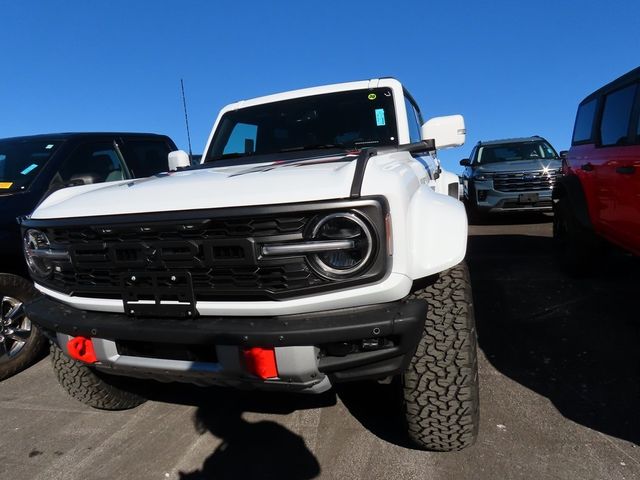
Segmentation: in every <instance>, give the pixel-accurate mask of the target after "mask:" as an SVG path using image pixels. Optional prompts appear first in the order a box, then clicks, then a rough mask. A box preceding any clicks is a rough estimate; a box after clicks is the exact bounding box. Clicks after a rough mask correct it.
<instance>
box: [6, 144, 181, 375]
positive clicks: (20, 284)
mask: <svg viewBox="0 0 640 480" xmlns="http://www.w3.org/2000/svg"><path fill="white" fill-rule="evenodd" d="M174 150H176V146H175V144H174V143H173V141H172V140H171V139H170V138H169V137H166V136H162V135H154V134H135V133H64V134H53V135H35V136H28V137H14V138H5V139H0V265H1V267H0V272H1V273H0V380H2V379H4V378H6V377H8V376H11V375H13V374H14V373H17V372H18V371H20V370H22V369H23V368H25V367H26V366H28V365H29V364H30V363H31V362H32V361H33V360H34V359H35V357H36V356H37V355H38V353H39V352H40V350H41V347H42V344H43V337H42V334H41V333H40V332H39V330H38V329H37V328H36V327H35V325H32V324H31V322H30V321H29V318H27V316H26V315H25V314H24V311H23V309H22V305H23V303H24V302H25V301H27V300H30V299H32V298H33V297H34V296H35V295H36V291H35V289H34V288H33V286H32V284H31V282H30V281H28V280H26V279H27V278H29V277H28V274H27V269H26V266H25V262H24V256H23V254H22V241H21V235H20V229H19V227H18V223H17V221H16V217H18V216H22V215H27V214H29V213H31V212H32V211H33V210H34V208H35V207H36V206H37V205H38V204H39V203H40V202H41V201H42V200H43V199H44V198H45V197H46V196H48V195H49V194H50V193H52V192H53V191H55V190H59V189H61V188H66V187H69V186H78V185H87V184H92V183H100V182H109V181H115V180H126V179H130V178H137V177H147V176H150V175H153V174H156V173H158V172H162V171H166V170H167V166H168V157H167V156H168V153H169V152H171V151H174Z"/></svg>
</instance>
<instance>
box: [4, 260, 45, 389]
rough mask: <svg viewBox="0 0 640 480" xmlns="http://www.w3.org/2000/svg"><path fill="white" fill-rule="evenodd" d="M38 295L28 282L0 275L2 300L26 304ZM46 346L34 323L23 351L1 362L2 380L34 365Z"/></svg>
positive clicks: (7, 274)
mask: <svg viewBox="0 0 640 480" xmlns="http://www.w3.org/2000/svg"><path fill="white" fill-rule="evenodd" d="M37 295H38V292H37V291H36V289H35V288H34V287H33V284H32V283H31V282H29V281H28V280H26V279H24V278H22V277H19V276H17V275H13V274H9V273H0V300H1V299H2V298H3V297H5V296H8V297H11V298H14V299H16V300H19V301H20V302H22V303H25V302H28V301H30V300H33V299H34V298H36V296H37ZM45 346H46V342H45V338H44V335H43V334H42V332H41V331H40V329H39V328H38V327H37V326H36V325H35V324H33V323H32V324H31V334H30V335H29V338H28V340H27V341H26V342H25V343H24V346H23V347H22V349H21V350H20V351H19V352H18V353H17V354H16V356H15V357H13V358H11V359H9V360H5V361H0V380H4V379H5V378H8V377H11V376H12V375H15V374H16V373H18V372H21V371H22V370H24V369H25V368H27V367H28V366H30V365H31V364H32V363H34V362H35V361H36V360H37V359H38V357H40V356H41V355H43V354H44V352H45Z"/></svg>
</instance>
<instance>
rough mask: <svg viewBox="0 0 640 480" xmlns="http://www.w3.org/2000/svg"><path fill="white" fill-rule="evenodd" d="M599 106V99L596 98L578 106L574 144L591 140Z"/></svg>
mask: <svg viewBox="0 0 640 480" xmlns="http://www.w3.org/2000/svg"><path fill="white" fill-rule="evenodd" d="M597 106H598V99H597V98H594V99H593V100H591V101H590V102H587V103H585V104H583V105H580V107H578V114H577V115H576V124H575V126H574V128H573V144H576V143H582V142H589V141H590V140H591V133H592V132H593V120H594V118H595V116H596V107H597Z"/></svg>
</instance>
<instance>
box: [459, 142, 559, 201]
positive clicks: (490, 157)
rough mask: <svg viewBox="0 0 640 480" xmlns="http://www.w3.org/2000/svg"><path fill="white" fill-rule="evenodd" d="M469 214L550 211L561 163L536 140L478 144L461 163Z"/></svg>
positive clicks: (551, 151)
mask: <svg viewBox="0 0 640 480" xmlns="http://www.w3.org/2000/svg"><path fill="white" fill-rule="evenodd" d="M460 165H462V166H464V167H465V169H464V172H463V174H462V181H463V191H464V199H465V201H466V202H467V204H468V206H469V208H470V210H471V212H474V213H489V212H491V213H493V212H512V211H551V190H552V189H553V185H554V183H555V181H556V177H557V175H558V173H559V172H560V169H561V166H562V161H561V158H560V156H559V155H558V154H557V153H556V151H555V150H554V148H553V147H552V146H551V144H550V143H549V142H547V141H546V140H545V139H544V138H542V137H539V136H537V135H536V136H533V137H527V138H512V139H506V140H492V141H489V142H478V143H477V144H476V146H475V147H474V148H473V150H472V152H471V155H470V157H469V158H465V159H463V160H460Z"/></svg>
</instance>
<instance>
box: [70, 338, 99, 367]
mask: <svg viewBox="0 0 640 480" xmlns="http://www.w3.org/2000/svg"><path fill="white" fill-rule="evenodd" d="M67 352H69V356H70V357H71V358H73V359H74V360H80V361H81V362H84V363H96V362H97V361H98V358H97V357H96V352H95V350H94V349H93V342H92V341H91V339H90V338H86V337H74V338H72V339H71V340H69V341H68V342H67Z"/></svg>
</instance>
